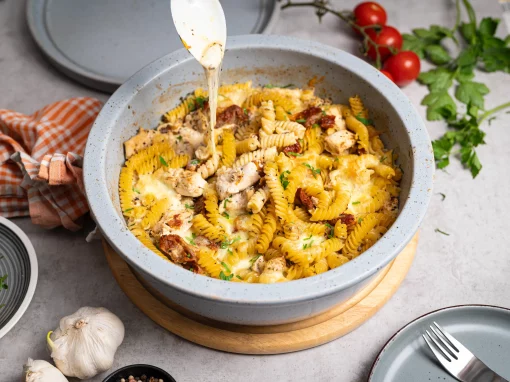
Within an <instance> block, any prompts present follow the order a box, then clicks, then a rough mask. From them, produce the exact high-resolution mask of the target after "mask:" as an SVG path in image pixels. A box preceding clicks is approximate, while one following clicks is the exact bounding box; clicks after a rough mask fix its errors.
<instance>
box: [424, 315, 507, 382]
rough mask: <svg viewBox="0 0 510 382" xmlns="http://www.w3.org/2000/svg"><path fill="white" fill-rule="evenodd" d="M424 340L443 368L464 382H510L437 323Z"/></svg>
mask: <svg viewBox="0 0 510 382" xmlns="http://www.w3.org/2000/svg"><path fill="white" fill-rule="evenodd" d="M430 330H431V331H432V332H433V333H434V335H432V334H431V333H430V332H429V331H428V330H425V334H423V338H424V339H425V342H426V343H427V345H429V348H430V350H432V353H434V355H435V356H436V358H437V360H438V361H439V362H440V363H441V365H443V367H444V368H445V369H446V370H447V371H448V372H449V373H450V374H451V375H453V376H454V377H455V378H457V379H458V380H459V381H462V382H509V381H508V380H506V379H505V378H503V377H501V376H500V375H498V374H496V373H495V372H494V371H492V370H491V369H490V368H489V367H488V366H487V365H485V364H484V363H483V362H482V361H480V360H479V359H478V358H476V357H475V356H474V355H473V353H471V352H470V351H469V350H468V349H466V348H465V347H464V345H462V344H461V343H460V342H459V341H457V340H456V339H455V338H454V337H453V336H452V335H451V334H449V333H448V332H446V331H445V330H443V328H441V327H440V326H439V325H438V324H437V323H436V322H435V321H434V326H432V325H430Z"/></svg>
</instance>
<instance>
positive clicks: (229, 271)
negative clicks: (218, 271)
mask: <svg viewBox="0 0 510 382" xmlns="http://www.w3.org/2000/svg"><path fill="white" fill-rule="evenodd" d="M221 265H222V266H223V268H225V270H226V271H227V272H228V273H232V271H231V270H230V267H229V266H228V265H227V264H226V263H224V262H223V261H222V262H221Z"/></svg>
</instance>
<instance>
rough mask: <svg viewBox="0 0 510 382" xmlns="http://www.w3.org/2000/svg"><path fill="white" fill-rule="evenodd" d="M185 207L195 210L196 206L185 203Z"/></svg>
mask: <svg viewBox="0 0 510 382" xmlns="http://www.w3.org/2000/svg"><path fill="white" fill-rule="evenodd" d="M184 207H186V209H188V210H194V209H195V206H192V205H189V204H188V203H184Z"/></svg>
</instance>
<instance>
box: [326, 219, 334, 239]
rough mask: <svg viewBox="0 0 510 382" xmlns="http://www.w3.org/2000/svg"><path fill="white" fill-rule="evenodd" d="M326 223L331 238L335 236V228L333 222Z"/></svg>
mask: <svg viewBox="0 0 510 382" xmlns="http://www.w3.org/2000/svg"><path fill="white" fill-rule="evenodd" d="M324 225H325V226H326V227H327V228H328V229H329V233H328V239H331V238H332V237H333V233H334V231H335V230H334V228H333V226H332V225H331V224H329V223H327V222H326V223H324Z"/></svg>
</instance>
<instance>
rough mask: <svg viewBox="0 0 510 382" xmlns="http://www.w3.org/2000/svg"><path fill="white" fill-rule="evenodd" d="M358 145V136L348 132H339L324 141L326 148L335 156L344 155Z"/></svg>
mask: <svg viewBox="0 0 510 382" xmlns="http://www.w3.org/2000/svg"><path fill="white" fill-rule="evenodd" d="M355 143H356V136H355V135H354V134H353V133H351V132H350V131H347V130H341V131H337V132H336V133H333V134H331V135H328V136H327V137H326V138H325V139H324V148H325V149H326V150H327V151H329V152H330V153H331V154H333V155H342V154H344V153H345V151H346V150H348V149H350V148H351V147H352V146H354V144H355Z"/></svg>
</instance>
